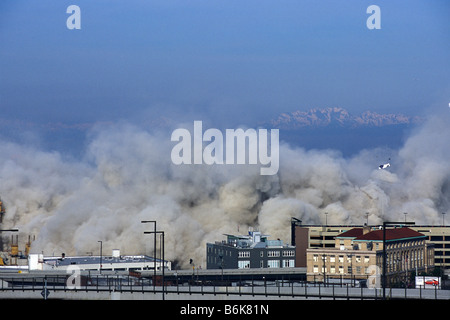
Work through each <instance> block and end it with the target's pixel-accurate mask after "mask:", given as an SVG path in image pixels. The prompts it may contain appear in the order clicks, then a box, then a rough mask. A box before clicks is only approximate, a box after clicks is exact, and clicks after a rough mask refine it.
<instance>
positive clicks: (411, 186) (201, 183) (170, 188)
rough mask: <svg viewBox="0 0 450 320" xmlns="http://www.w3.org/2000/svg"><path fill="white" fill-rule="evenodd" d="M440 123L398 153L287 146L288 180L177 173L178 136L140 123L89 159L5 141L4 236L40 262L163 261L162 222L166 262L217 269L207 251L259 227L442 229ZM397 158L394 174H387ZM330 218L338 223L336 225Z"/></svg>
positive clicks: (443, 121) (212, 168)
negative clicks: (20, 239) (26, 244)
mask: <svg viewBox="0 0 450 320" xmlns="http://www.w3.org/2000/svg"><path fill="white" fill-rule="evenodd" d="M448 120H449V119H448V115H446V117H437V118H433V119H430V120H429V121H428V122H427V123H426V124H424V125H423V126H422V127H421V128H419V129H418V130H417V131H416V132H414V133H413V134H412V135H411V136H410V137H409V138H408V139H407V140H406V142H405V144H404V146H403V147H402V148H401V149H400V150H398V151H390V152H389V154H383V152H382V151H380V150H377V149H375V150H362V151H361V152H360V153H359V154H358V155H356V156H354V157H352V158H350V159H346V158H344V157H342V156H341V155H340V153H338V152H336V151H332V150H304V149H301V148H294V147H291V146H288V145H286V144H282V145H281V146H280V169H279V172H278V174H277V175H274V176H263V175H260V172H259V168H257V167H255V166H247V165H236V166H232V165H181V166H176V165H173V164H172V162H171V159H170V153H171V149H172V147H173V143H172V142H171V141H170V134H168V133H167V132H165V133H149V132H148V131H146V130H142V129H140V128H139V127H136V126H133V125H130V124H116V125H115V126H110V127H102V128H98V129H96V130H94V132H93V133H92V136H91V140H90V141H91V142H90V143H89V146H88V148H87V151H86V153H85V157H84V159H83V160H82V161H79V160H68V159H65V158H63V156H62V155H61V154H59V153H57V152H47V151H42V150H37V149H35V148H32V147H29V146H23V145H19V144H15V143H11V142H4V141H3V142H1V150H2V157H0V179H1V183H0V196H1V197H2V200H3V201H4V203H5V204H6V206H7V213H6V215H5V217H4V220H3V225H2V227H3V228H10V227H16V228H19V230H20V234H21V235H34V236H35V237H36V240H35V241H34V242H33V245H32V252H44V253H45V254H49V255H50V254H55V255H59V254H61V253H62V252H64V253H66V254H67V255H70V254H86V253H87V252H92V253H94V254H97V253H98V252H99V243H98V241H99V240H101V241H102V243H103V249H104V250H105V251H104V252H108V250H112V249H114V248H117V249H121V252H122V253H125V254H141V253H146V254H151V253H152V252H151V250H152V248H153V242H152V240H153V236H150V235H144V231H151V230H153V225H152V224H142V223H141V221H142V220H156V221H157V228H158V230H162V231H164V232H165V254H166V258H167V259H169V260H172V261H177V262H178V263H179V266H180V267H186V266H187V264H188V263H189V259H193V260H194V261H195V262H196V264H197V265H204V264H205V252H206V243H207V242H213V241H216V240H221V239H222V234H223V233H233V234H238V233H246V231H247V229H248V227H250V226H251V227H256V228H259V230H261V231H262V232H263V233H265V234H269V235H270V236H271V237H272V238H280V239H282V240H284V241H286V242H287V241H289V239H290V228H289V227H290V218H291V217H296V218H298V219H300V220H302V221H303V223H304V224H319V223H324V222H325V219H327V221H328V223H329V224H363V223H365V222H366V219H367V214H368V221H369V224H379V223H382V222H383V221H384V220H389V221H403V219H405V215H404V213H405V212H406V213H407V215H406V218H407V220H409V221H414V222H416V224H431V225H433V224H434V225H436V224H440V222H441V221H442V220H441V219H442V215H441V214H442V212H448V211H449V210H448V209H449V207H450V203H449V201H450V200H449V199H450V161H449V160H450V148H449V140H450V139H449V138H450V127H449V126H448V125H447V123H448ZM388 157H389V158H391V167H389V168H388V169H386V170H379V169H378V165H379V164H381V163H382V162H384V161H386V160H387V158H388ZM325 215H326V217H325Z"/></svg>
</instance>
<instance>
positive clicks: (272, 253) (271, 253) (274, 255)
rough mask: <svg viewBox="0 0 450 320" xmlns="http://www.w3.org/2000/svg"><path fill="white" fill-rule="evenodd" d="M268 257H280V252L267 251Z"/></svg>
mask: <svg viewBox="0 0 450 320" xmlns="http://www.w3.org/2000/svg"><path fill="white" fill-rule="evenodd" d="M267 256H268V257H279V256H280V251H275V250H269V251H267Z"/></svg>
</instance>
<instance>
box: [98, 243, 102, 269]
mask: <svg viewBox="0 0 450 320" xmlns="http://www.w3.org/2000/svg"><path fill="white" fill-rule="evenodd" d="M98 242H100V269H99V271H100V273H102V255H103V253H102V249H103V248H102V247H103V241H101V240H98Z"/></svg>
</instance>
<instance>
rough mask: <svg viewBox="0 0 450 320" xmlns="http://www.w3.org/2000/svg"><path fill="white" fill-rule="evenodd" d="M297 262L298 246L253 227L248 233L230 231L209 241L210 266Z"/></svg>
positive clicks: (267, 265)
mask: <svg viewBox="0 0 450 320" xmlns="http://www.w3.org/2000/svg"><path fill="white" fill-rule="evenodd" d="M294 266H295V247H294V246H291V245H289V244H283V241H281V240H269V238H268V236H267V235H263V234H261V233H260V232H259V231H253V230H250V231H249V234H248V235H240V236H236V235H229V234H227V235H226V240H223V241H220V242H215V243H207V245H206V268H207V269H246V268H289V267H294Z"/></svg>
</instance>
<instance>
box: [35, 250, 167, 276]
mask: <svg viewBox="0 0 450 320" xmlns="http://www.w3.org/2000/svg"><path fill="white" fill-rule="evenodd" d="M163 265H164V267H165V268H166V269H167V270H170V269H171V263H170V262H169V261H166V260H165V261H164V263H162V260H160V259H156V258H152V257H149V256H146V255H121V254H120V251H119V250H118V249H115V250H113V252H112V255H111V256H72V257H66V256H65V255H64V254H63V255H62V256H60V257H44V255H42V254H30V255H29V257H28V268H29V270H67V269H68V268H69V267H73V266H76V267H78V268H80V270H97V271H100V268H101V270H102V271H133V270H154V268H155V267H156V269H157V270H161V268H162V266H163Z"/></svg>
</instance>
